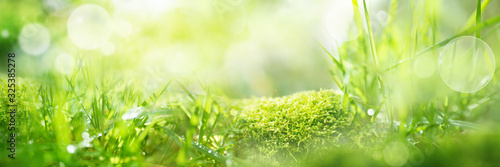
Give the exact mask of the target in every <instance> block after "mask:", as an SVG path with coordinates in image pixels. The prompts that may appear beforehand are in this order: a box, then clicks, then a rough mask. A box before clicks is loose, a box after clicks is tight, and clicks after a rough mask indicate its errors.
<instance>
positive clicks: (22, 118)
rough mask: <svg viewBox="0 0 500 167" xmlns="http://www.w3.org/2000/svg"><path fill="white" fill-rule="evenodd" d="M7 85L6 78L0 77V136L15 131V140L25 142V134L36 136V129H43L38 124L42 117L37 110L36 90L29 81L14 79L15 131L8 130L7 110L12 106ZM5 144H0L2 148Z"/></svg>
mask: <svg viewBox="0 0 500 167" xmlns="http://www.w3.org/2000/svg"><path fill="white" fill-rule="evenodd" d="M8 89H9V87H8V85H7V82H6V80H3V79H1V78H0V92H1V93H0V111H1V114H0V126H1V127H2V128H1V129H0V134H1V135H0V138H7V137H8V135H10V134H11V132H16V136H17V137H16V141H17V142H19V141H20V142H26V138H27V136H26V134H29V135H30V136H32V137H33V136H36V134H41V133H43V132H40V131H39V130H38V129H43V127H41V126H42V125H41V124H40V122H41V120H42V118H41V115H40V114H39V112H38V111H37V107H38V106H37V105H38V99H37V97H38V96H37V91H36V89H35V88H34V87H33V86H32V84H31V83H29V82H26V81H24V80H22V79H17V80H16V86H15V99H14V100H15V105H17V106H16V108H15V110H16V114H15V124H16V125H15V131H9V130H8V129H7V127H8V126H9V125H8V124H9V123H10V119H11V117H10V114H8V113H7V112H9V111H10V110H11V109H12V108H11V107H9V106H8V105H11V103H10V102H9V100H10V98H9V97H8V94H9V92H8ZM4 146H6V145H2V146H0V148H3V147H4Z"/></svg>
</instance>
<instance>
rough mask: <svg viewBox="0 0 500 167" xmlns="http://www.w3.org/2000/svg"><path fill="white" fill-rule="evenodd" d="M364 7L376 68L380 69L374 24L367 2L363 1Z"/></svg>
mask: <svg viewBox="0 0 500 167" xmlns="http://www.w3.org/2000/svg"><path fill="white" fill-rule="evenodd" d="M363 7H364V9H365V18H366V25H367V26H368V34H369V36H370V46H371V51H372V56H373V62H375V67H377V68H378V57H377V50H376V48H375V41H374V40H373V32H372V24H371V21H370V16H369V15H368V9H367V8H366V0H363Z"/></svg>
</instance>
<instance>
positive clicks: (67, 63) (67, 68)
mask: <svg viewBox="0 0 500 167" xmlns="http://www.w3.org/2000/svg"><path fill="white" fill-rule="evenodd" d="M74 66H75V59H73V56H71V55H69V54H66V53H62V54H60V55H59V56H57V58H56V60H55V67H56V69H57V71H59V72H60V73H62V74H69V73H71V71H72V70H73V67H74Z"/></svg>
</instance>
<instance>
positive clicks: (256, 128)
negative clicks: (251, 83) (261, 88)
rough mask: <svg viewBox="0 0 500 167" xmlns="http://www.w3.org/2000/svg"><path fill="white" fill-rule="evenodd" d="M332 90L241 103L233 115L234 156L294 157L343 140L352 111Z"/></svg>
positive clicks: (270, 159) (274, 161) (273, 160)
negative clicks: (239, 111) (240, 108)
mask: <svg viewBox="0 0 500 167" xmlns="http://www.w3.org/2000/svg"><path fill="white" fill-rule="evenodd" d="M341 99H342V95H341V94H340V93H338V92H336V91H333V90H322V91H317V92H315V91H308V92H301V93H297V94H294V95H291V96H285V97H280V98H263V99H253V100H249V101H246V102H245V105H244V107H243V108H242V112H241V113H240V115H239V116H237V117H236V128H237V129H238V130H239V132H238V133H237V134H236V136H235V137H236V139H237V140H238V141H241V144H238V145H237V146H236V147H235V148H236V153H237V154H238V155H237V156H239V157H244V158H250V159H257V160H262V161H267V162H271V163H272V164H275V165H279V164H280V161H283V160H289V159H295V160H297V159H298V158H299V157H301V155H306V154H309V153H312V152H314V151H318V150H321V149H325V148H328V147H329V146H332V145H335V144H340V143H342V142H345V139H344V137H345V136H348V135H346V134H348V131H350V130H352V128H353V127H352V126H351V122H352V121H353V118H354V113H353V112H351V111H344V110H342V109H341V101H342V100H341Z"/></svg>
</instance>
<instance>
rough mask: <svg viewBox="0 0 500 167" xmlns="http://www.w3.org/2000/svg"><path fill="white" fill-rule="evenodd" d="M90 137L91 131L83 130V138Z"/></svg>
mask: <svg viewBox="0 0 500 167" xmlns="http://www.w3.org/2000/svg"><path fill="white" fill-rule="evenodd" d="M89 137H90V135H89V132H83V133H82V138H83V139H84V140H85V139H88V138H89Z"/></svg>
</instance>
